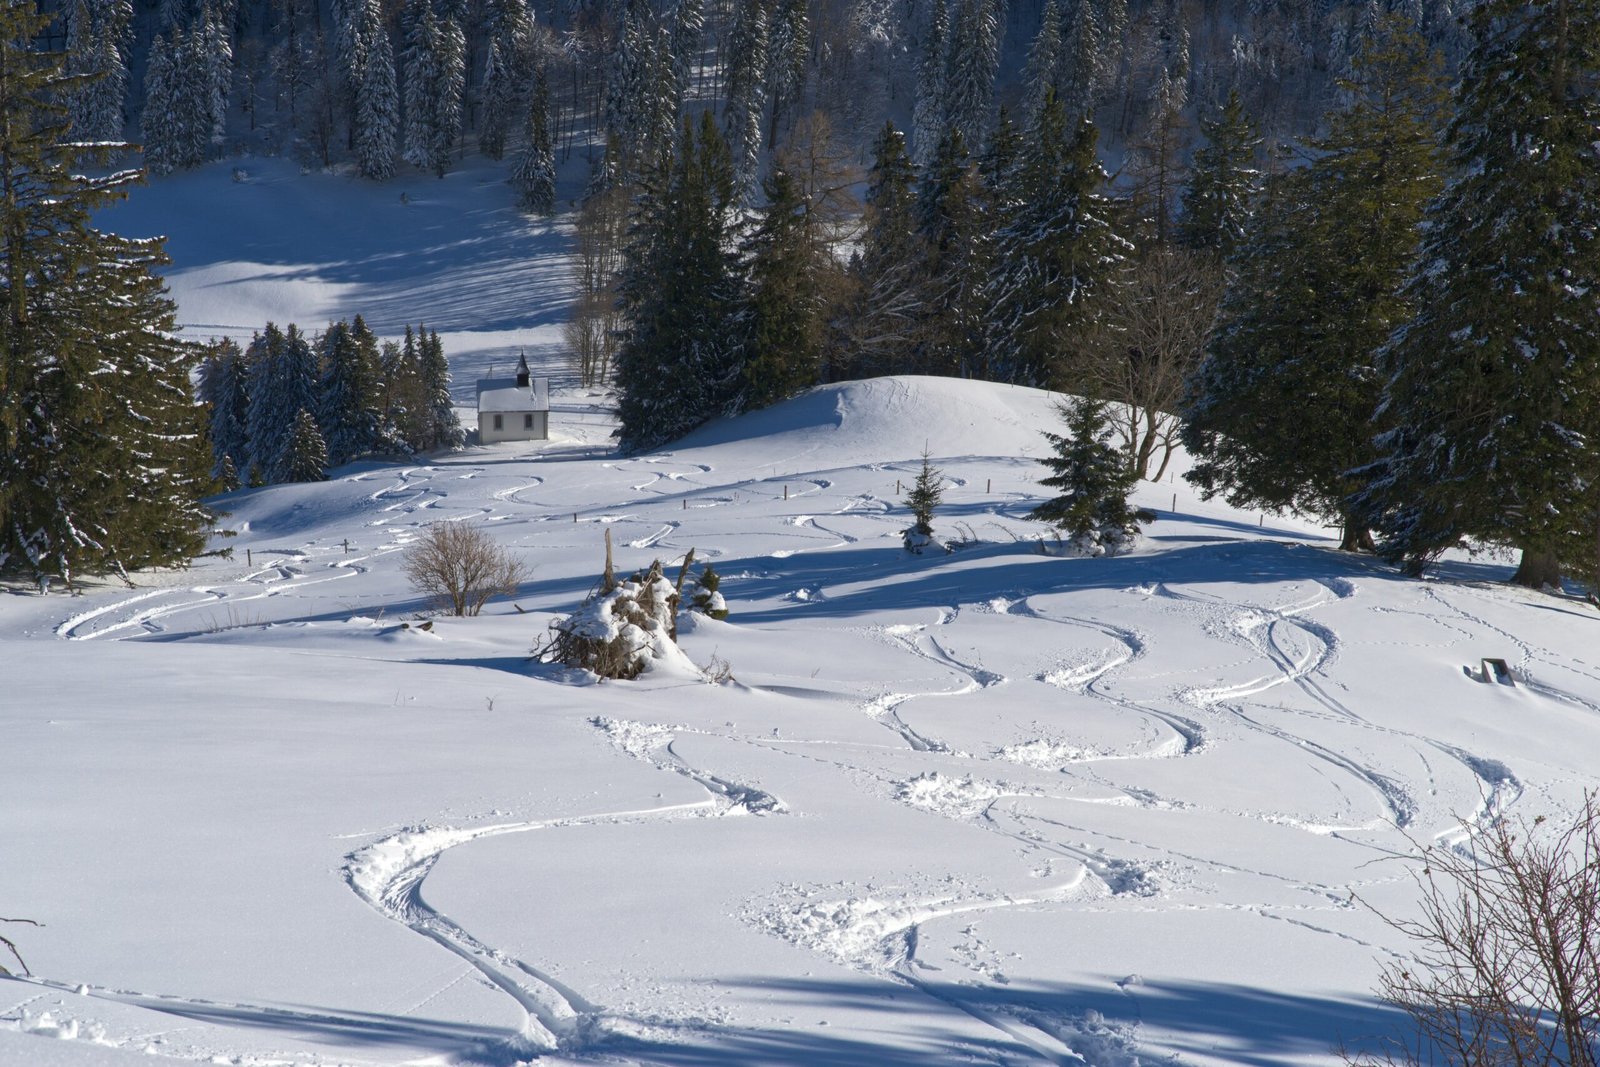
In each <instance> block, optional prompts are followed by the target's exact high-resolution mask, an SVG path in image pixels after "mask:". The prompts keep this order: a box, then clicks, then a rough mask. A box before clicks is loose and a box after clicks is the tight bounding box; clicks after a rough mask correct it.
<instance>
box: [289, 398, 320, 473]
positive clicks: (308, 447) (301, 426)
mask: <svg viewBox="0 0 1600 1067" xmlns="http://www.w3.org/2000/svg"><path fill="white" fill-rule="evenodd" d="M327 466H328V450H327V448H326V447H325V446H324V445H323V443H322V433H321V432H320V431H319V430H318V429H317V420H316V419H315V418H314V417H313V416H312V414H311V412H309V411H307V410H306V409H305V408H301V409H300V410H299V411H298V412H297V413H296V414H295V417H294V429H293V431H291V432H290V434H289V454H288V456H287V457H286V458H285V460H284V464H283V474H284V478H283V480H284V481H286V482H321V481H326V480H327V477H328V475H327V471H326V468H327Z"/></svg>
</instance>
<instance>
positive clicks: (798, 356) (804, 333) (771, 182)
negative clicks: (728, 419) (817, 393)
mask: <svg viewBox="0 0 1600 1067" xmlns="http://www.w3.org/2000/svg"><path fill="white" fill-rule="evenodd" d="M764 188H765V190H766V196H767V203H766V206H765V207H764V208H763V210H762V213H761V217H760V220H759V221H758V222H757V223H756V226H755V229H754V230H753V231H752V232H751V234H750V237H749V239H748V241H746V243H745V249H744V251H745V255H746V258H747V261H748V263H749V294H748V296H747V297H746V300H745V307H744V310H743V312H742V315H741V318H742V320H743V331H742V333H743V343H742V347H743V353H742V356H743V364H744V367H743V375H744V382H743V387H742V390H741V395H740V398H739V407H740V408H741V409H743V410H752V409H754V408H762V407H766V406H767V405H769V404H773V403H776V402H777V401H779V400H783V399H785V398H787V397H790V396H793V395H794V394H795V393H797V392H799V391H800V390H801V389H804V388H805V387H807V386H809V385H814V384H816V382H817V380H818V377H819V373H820V369H821V362H822V331H823V318H822V316H823V304H822V297H821V293H820V292H819V291H818V286H817V273H818V267H819V265H818V264H817V263H816V262H815V260H814V255H813V249H812V246H811V242H810V240H809V239H808V236H807V234H806V222H805V209H806V205H805V202H804V197H803V196H802V195H801V191H800V186H799V183H798V182H797V181H796V180H795V178H794V176H793V175H791V174H790V173H789V172H788V171H787V170H784V169H783V168H782V167H778V168H776V169H774V171H773V172H772V174H771V175H770V176H769V177H768V178H767V180H766V182H765V183H764Z"/></svg>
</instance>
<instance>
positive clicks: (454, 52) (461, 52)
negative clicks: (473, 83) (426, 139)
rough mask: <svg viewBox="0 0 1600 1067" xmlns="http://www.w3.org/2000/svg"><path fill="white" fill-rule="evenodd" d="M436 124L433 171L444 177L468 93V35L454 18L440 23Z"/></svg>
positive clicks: (462, 120) (459, 129)
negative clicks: (437, 123) (437, 121)
mask: <svg viewBox="0 0 1600 1067" xmlns="http://www.w3.org/2000/svg"><path fill="white" fill-rule="evenodd" d="M437 92H438V97H437V102H436V106H437V108H438V116H439V125H438V127H437V128H436V129H435V130H434V135H433V159H434V164H433V172H434V174H435V176H437V177H440V178H442V177H444V175H445V171H447V170H448V169H449V167H450V154H451V152H452V151H454V149H455V146H456V142H457V141H459V140H460V138H461V129H462V125H463V123H464V121H465V118H466V115H465V106H466V92H467V35H466V32H465V31H464V30H462V28H461V23H460V21H459V20H458V18H456V17H450V18H446V19H444V20H442V21H441V22H440V24H439V84H438V89H437Z"/></svg>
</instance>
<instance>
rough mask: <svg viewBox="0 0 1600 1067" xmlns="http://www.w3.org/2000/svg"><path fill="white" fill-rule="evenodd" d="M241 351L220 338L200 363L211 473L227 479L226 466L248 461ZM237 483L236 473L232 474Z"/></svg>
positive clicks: (242, 356) (248, 443) (246, 400)
mask: <svg viewBox="0 0 1600 1067" xmlns="http://www.w3.org/2000/svg"><path fill="white" fill-rule="evenodd" d="M245 377H246V369H245V362H244V354H243V353H242V352H240V351H239V346H238V345H236V344H234V343H233V342H232V341H230V340H227V339H223V340H221V341H218V342H217V343H216V344H214V345H213V346H212V347H211V350H210V352H208V353H207V354H206V357H205V360H204V361H203V362H202V363H201V365H200V400H201V402H202V403H204V404H205V405H206V406H207V407H208V408H209V409H210V416H211V426H210V430H211V434H210V436H211V458H212V463H211V477H212V478H215V479H217V480H219V481H221V482H223V483H226V482H227V477H226V474H225V471H226V469H227V468H228V467H229V466H230V465H231V466H232V467H233V468H234V470H235V471H237V470H238V468H239V466H240V465H241V464H244V463H247V462H249V458H250V438H249V435H248V434H247V433H246V432H245V419H246V417H247V415H248V413H249V410H250V405H249V396H248V395H247V394H246V392H245ZM234 483H235V485H237V483H238V476H237V473H236V474H235V476H234Z"/></svg>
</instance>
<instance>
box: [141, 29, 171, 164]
mask: <svg viewBox="0 0 1600 1067" xmlns="http://www.w3.org/2000/svg"><path fill="white" fill-rule="evenodd" d="M175 70H176V67H175V65H174V57H173V46H172V42H171V40H170V39H169V38H168V37H167V36H166V35H165V34H157V35H156V37H155V38H154V39H153V40H152V41H151V42H150V51H149V54H148V55H147V56H146V58H145V70H144V111H143V112H142V113H141V114H140V116H139V129H140V134H141V136H142V138H143V141H144V162H145V166H146V167H148V168H149V170H150V173H151V174H155V175H163V174H171V173H172V172H173V171H174V170H176V169H177V168H178V166H179V162H178V160H179V155H178V148H177V140H178V136H179V130H178V126H177V124H176V122H175V121H174V117H173V111H172V107H173V93H174V89H175V86H174V84H173V79H174V72H175Z"/></svg>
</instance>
